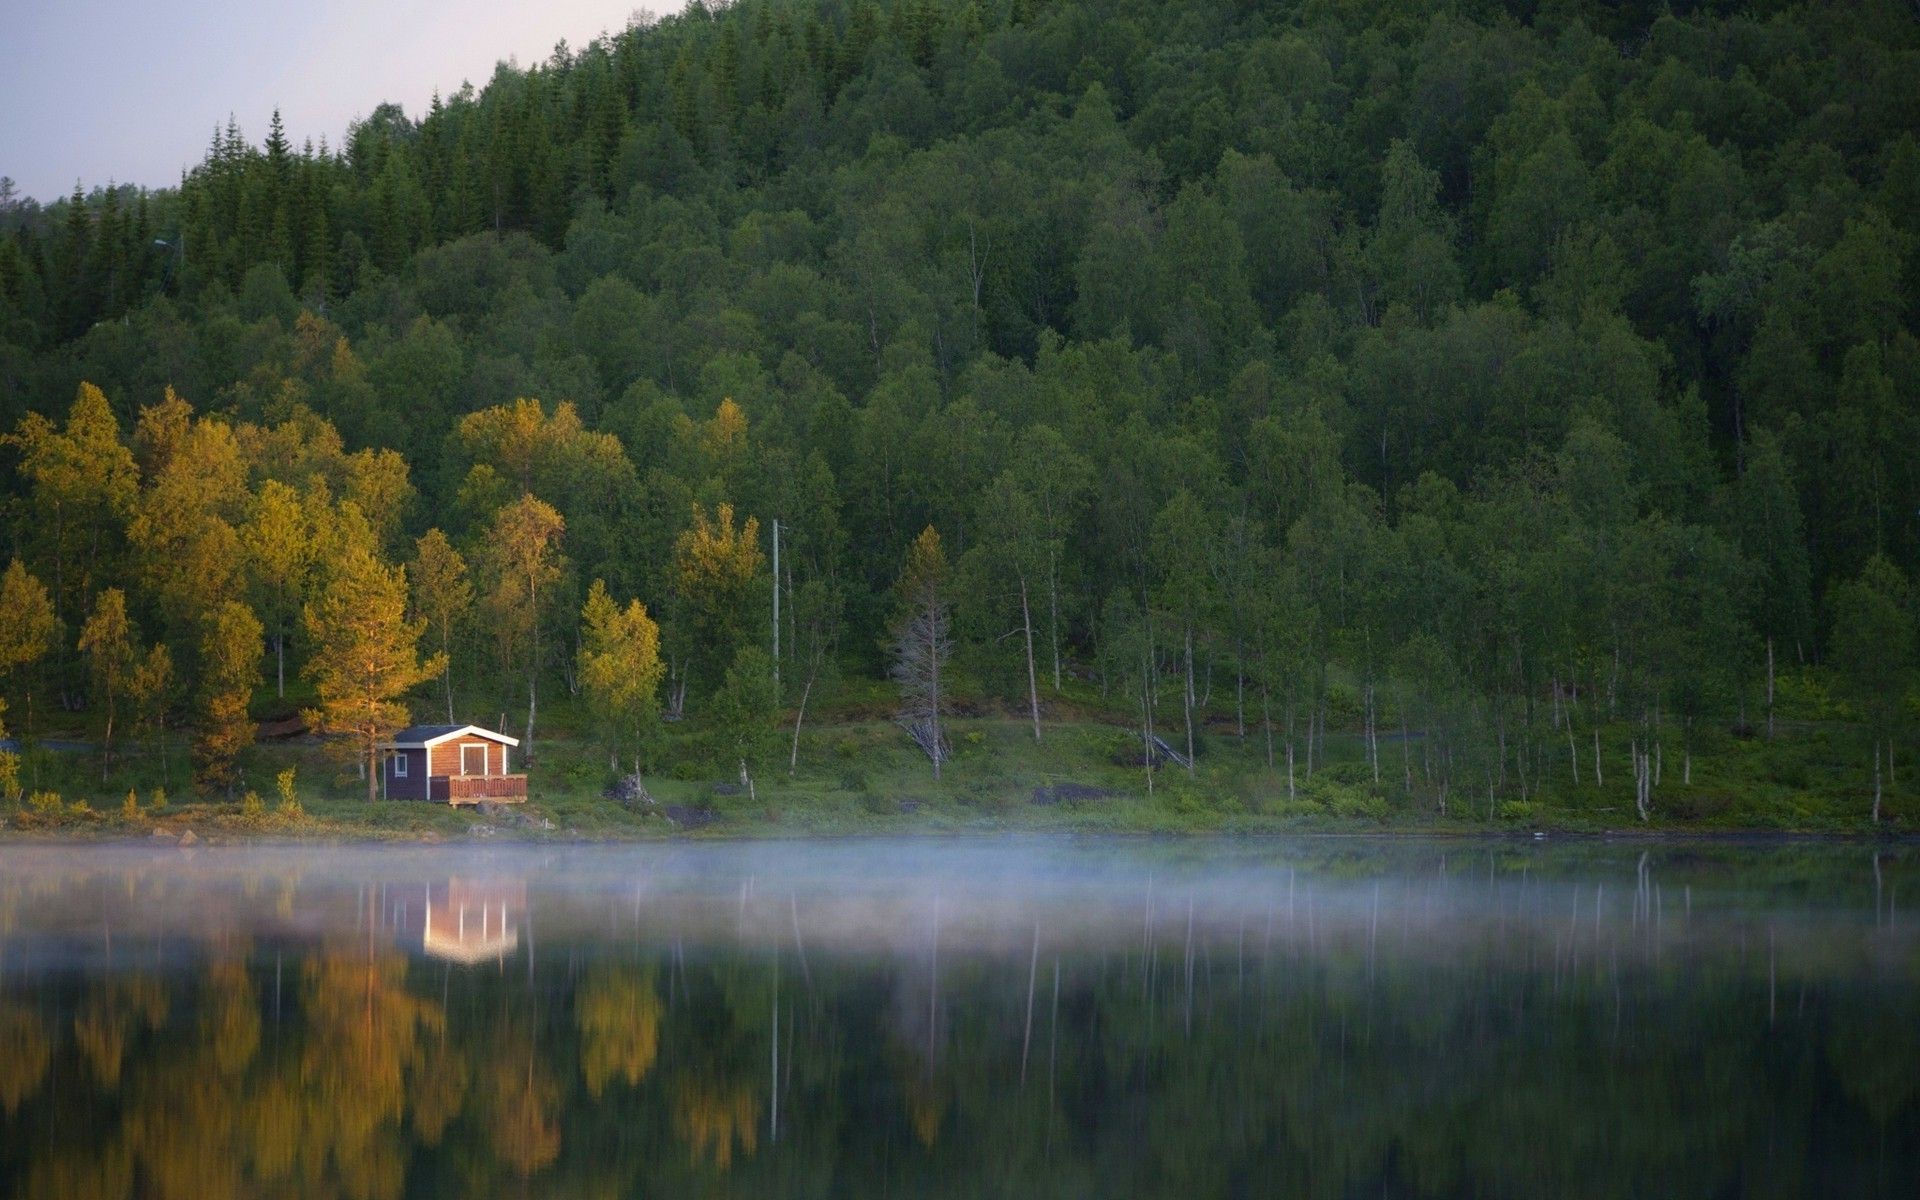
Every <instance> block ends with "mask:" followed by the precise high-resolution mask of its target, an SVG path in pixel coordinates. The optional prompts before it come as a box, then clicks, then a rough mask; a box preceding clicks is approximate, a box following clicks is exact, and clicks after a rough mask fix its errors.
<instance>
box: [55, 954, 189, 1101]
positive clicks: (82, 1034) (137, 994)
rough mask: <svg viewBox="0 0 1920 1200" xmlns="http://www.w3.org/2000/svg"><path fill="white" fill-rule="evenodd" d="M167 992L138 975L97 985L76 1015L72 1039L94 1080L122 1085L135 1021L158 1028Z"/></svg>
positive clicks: (164, 1016) (110, 1085) (104, 1084)
mask: <svg viewBox="0 0 1920 1200" xmlns="http://www.w3.org/2000/svg"><path fill="white" fill-rule="evenodd" d="M167 1008H168V1004H167V994H166V992H165V991H164V990H162V988H161V987H160V985H159V983H157V982H156V981H154V980H152V979H148V978H145V977H141V976H136V977H134V978H131V979H124V980H119V981H117V982H115V983H111V984H102V985H98V986H96V987H94V988H93V989H92V991H91V992H90V993H89V995H88V996H87V999H86V1002H85V1003H83V1004H82V1005H81V1006H80V1011H79V1012H78V1013H77V1014H75V1016H74V1018H73V1040H74V1042H75V1043H76V1044H77V1045H78V1046H79V1047H80V1057H81V1058H82V1059H83V1060H85V1062H86V1064H87V1070H88V1071H89V1073H91V1074H92V1076H93V1079H94V1082H95V1083H98V1084H99V1085H100V1086H101V1087H102V1088H105V1089H106V1090H108V1091H112V1090H114V1089H115V1088H117V1087H119V1086H120V1063H121V1060H122V1059H123V1058H124V1057H125V1055H126V1050H127V1038H128V1036H129V1034H130V1033H131V1032H132V1026H133V1025H134V1023H135V1022H138V1023H139V1024H140V1025H142V1026H144V1027H145V1028H147V1029H157V1028H158V1027H159V1026H160V1025H161V1024H162V1023H163V1022H165V1021H166V1019H167Z"/></svg>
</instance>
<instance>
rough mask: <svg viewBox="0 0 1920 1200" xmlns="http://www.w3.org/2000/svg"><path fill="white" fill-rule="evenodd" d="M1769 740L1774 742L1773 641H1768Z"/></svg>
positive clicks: (1769, 639) (1770, 639)
mask: <svg viewBox="0 0 1920 1200" xmlns="http://www.w3.org/2000/svg"><path fill="white" fill-rule="evenodd" d="M1767 740H1768V741H1772V740H1773V639H1772V638H1771V637H1769V638H1768V639H1767Z"/></svg>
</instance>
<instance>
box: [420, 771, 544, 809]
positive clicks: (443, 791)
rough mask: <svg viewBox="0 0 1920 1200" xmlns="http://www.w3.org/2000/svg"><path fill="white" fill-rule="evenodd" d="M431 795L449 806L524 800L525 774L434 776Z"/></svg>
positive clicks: (525, 795)
mask: <svg viewBox="0 0 1920 1200" xmlns="http://www.w3.org/2000/svg"><path fill="white" fill-rule="evenodd" d="M428 786H429V789H430V791H429V794H430V795H431V796H432V797H433V798H434V799H435V800H444V801H446V802H447V803H448V804H478V803H479V802H480V801H482V800H507V801H524V800H525V799H526V798H527V777H526V776H525V775H435V776H433V777H432V778H431V779H430V780H428Z"/></svg>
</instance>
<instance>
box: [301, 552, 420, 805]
mask: <svg viewBox="0 0 1920 1200" xmlns="http://www.w3.org/2000/svg"><path fill="white" fill-rule="evenodd" d="M305 617H306V627H307V637H308V638H309V639H310V640H311V641H312V643H313V657H312V658H311V659H309V660H308V661H307V666H306V674H307V677H308V678H309V679H311V680H312V681H313V686H314V691H315V692H317V693H318V694H319V697H320V704H319V707H317V708H313V709H309V710H307V711H306V713H305V714H304V716H305V719H306V722H307V724H309V725H311V726H312V727H313V728H315V729H318V730H320V731H321V732H323V733H333V734H342V735H345V736H346V738H347V741H346V743H345V744H346V745H347V746H348V747H350V749H351V752H352V754H353V755H354V756H355V757H356V758H358V759H359V761H360V762H361V763H363V764H365V766H366V776H367V799H368V800H373V799H374V798H375V797H376V796H378V794H379V791H378V789H379V782H380V743H382V742H384V741H387V740H389V739H390V738H392V736H393V734H394V732H395V731H396V730H398V729H400V728H401V727H403V726H404V725H406V723H407V709H406V706H405V705H403V704H401V703H400V702H399V697H400V696H401V695H403V694H404V693H405V692H406V691H407V689H409V688H412V687H414V686H416V685H417V684H420V683H422V682H424V681H426V680H428V679H432V678H433V677H434V676H436V675H438V674H440V672H441V669H442V668H443V667H444V666H445V656H443V655H437V654H436V655H434V656H433V657H432V658H430V659H428V660H426V661H425V662H422V661H420V655H419V650H418V646H419V642H420V635H421V633H422V632H424V630H425V628H426V622H425V621H409V620H408V619H407V584H406V578H405V576H404V575H402V573H401V571H400V569H399V568H398V567H389V566H387V565H386V564H385V563H383V562H381V561H380V560H379V559H378V558H377V557H375V556H374V554H373V552H372V551H371V550H369V549H367V548H366V547H364V546H356V547H353V548H351V549H350V550H349V551H348V552H347V554H346V555H345V557H343V558H342V559H341V560H340V561H339V562H338V563H337V564H336V565H335V567H334V569H333V571H332V573H331V575H330V577H329V578H328V579H327V581H326V583H325V585H324V586H323V587H322V588H321V590H320V594H319V596H318V597H317V598H316V599H314V600H313V601H311V602H310V603H308V605H307V607H306V614H305Z"/></svg>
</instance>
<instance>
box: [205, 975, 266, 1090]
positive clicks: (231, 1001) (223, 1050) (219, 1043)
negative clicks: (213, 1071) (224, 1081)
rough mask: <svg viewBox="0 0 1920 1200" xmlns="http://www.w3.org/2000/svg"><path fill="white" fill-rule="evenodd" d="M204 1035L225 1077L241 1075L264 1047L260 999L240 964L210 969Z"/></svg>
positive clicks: (214, 1059)
mask: <svg viewBox="0 0 1920 1200" xmlns="http://www.w3.org/2000/svg"><path fill="white" fill-rule="evenodd" d="M200 1034H201V1037H202V1038H204V1039H205V1040H206V1042H207V1043H208V1044H209V1045H211V1046H212V1047H213V1061H214V1066H215V1067H216V1068H217V1069H218V1070H219V1072H220V1073H221V1074H222V1075H238V1074H240V1073H241V1072H242V1071H245V1070H246V1069H247V1064H248V1063H250V1062H252V1061H253V1054H254V1051H256V1050H258V1049H259V1048H260V997H259V993H258V991H257V990H256V989H255V988H254V986H253V980H252V979H250V978H248V977H247V972H246V968H245V967H243V966H241V965H240V963H238V962H235V961H227V962H220V963H215V964H214V965H213V966H212V968H210V969H209V970H208V972H207V982H206V1000H205V1002H204V1007H203V1008H202V1009H201V1014H200Z"/></svg>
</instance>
